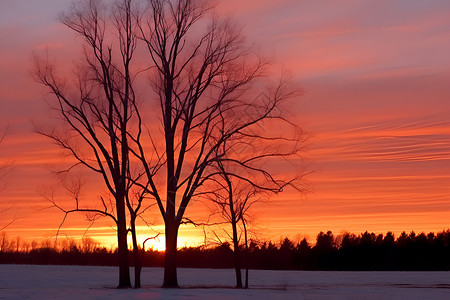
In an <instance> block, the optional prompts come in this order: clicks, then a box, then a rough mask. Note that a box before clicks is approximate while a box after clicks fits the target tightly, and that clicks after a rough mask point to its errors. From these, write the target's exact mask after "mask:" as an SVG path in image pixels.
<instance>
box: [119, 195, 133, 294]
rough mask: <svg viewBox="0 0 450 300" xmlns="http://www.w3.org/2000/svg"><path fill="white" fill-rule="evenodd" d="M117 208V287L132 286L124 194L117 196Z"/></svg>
mask: <svg viewBox="0 0 450 300" xmlns="http://www.w3.org/2000/svg"><path fill="white" fill-rule="evenodd" d="M116 200H117V201H116V203H117V206H116V209H117V251H118V254H119V285H118V286H117V288H120V289H124V288H131V280H130V268H129V263H128V245H127V224H126V219H125V201H124V197H123V195H118V197H117V198H116Z"/></svg>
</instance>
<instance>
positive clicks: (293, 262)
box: [0, 230, 450, 271]
mask: <svg viewBox="0 0 450 300" xmlns="http://www.w3.org/2000/svg"><path fill="white" fill-rule="evenodd" d="M0 242H1V241H0ZM243 255H244V261H243V263H244V266H243V267H244V268H245V267H246V265H245V264H248V266H249V268H250V269H272V270H355V271H356V270H358V271H360V270H361V271H362V270H373V271H375V270H389V271H391V270H392V271H400V270H450V230H446V231H442V232H439V233H437V234H434V233H429V234H424V233H421V234H415V233H414V232H411V233H410V234H407V233H405V232H403V233H402V234H401V235H400V236H398V237H397V238H395V237H394V235H393V234H392V233H390V232H388V233H387V234H386V235H383V234H374V233H368V232H365V233H362V234H360V235H355V234H344V235H339V236H337V237H335V236H334V235H333V233H332V232H331V231H328V232H326V233H324V232H321V233H319V234H318V235H317V239H316V243H315V245H314V246H312V245H310V244H309V243H308V242H307V240H306V239H303V240H302V241H300V242H298V243H295V242H293V241H291V240H289V239H288V238H285V239H284V240H282V241H281V242H280V243H277V244H274V243H272V242H265V243H256V242H251V243H250V245H249V249H248V252H247V253H246V252H245V251H244V249H243ZM0 263H3V264H6V263H7V264H11V263H12V264H64V265H66V264H67V265H111V266H113V265H116V264H117V252H116V250H108V249H106V248H104V247H99V246H98V243H96V242H95V241H94V240H92V239H84V240H83V241H82V242H81V243H79V244H77V243H75V242H71V243H66V245H63V246H58V247H51V246H50V245H49V244H48V243H47V244H44V245H40V246H37V245H34V247H30V248H24V247H19V243H18V242H17V243H15V242H14V241H9V242H8V241H6V242H5V239H4V240H3V242H2V243H0ZM130 263H131V265H132V264H133V261H132V255H131V253H130ZM163 263H164V252H159V251H154V250H146V251H145V254H144V262H143V264H144V266H146V267H162V266H163ZM178 266H179V267H192V268H232V267H233V266H234V265H233V253H232V250H231V248H230V245H229V244H222V245H220V246H217V247H211V248H205V247H186V248H182V249H180V250H179V252H178Z"/></svg>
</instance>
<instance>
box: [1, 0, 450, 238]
mask: <svg viewBox="0 0 450 300" xmlns="http://www.w3.org/2000/svg"><path fill="white" fill-rule="evenodd" d="M69 6H70V1H66V0H65V1H61V0H40V1H25V0H3V1H1V2H0V37H1V39H0V127H7V126H9V131H8V135H7V136H6V138H5V140H4V141H3V143H2V144H1V145H0V159H1V160H2V161H10V162H11V163H12V166H11V167H10V172H9V174H8V176H7V184H6V188H5V190H4V191H3V192H2V193H1V194H0V208H6V207H9V206H10V205H11V204H14V207H13V208H12V209H10V210H9V211H8V212H5V213H3V214H2V216H1V217H0V222H5V221H3V219H4V218H5V219H10V218H13V217H15V218H16V219H17V220H16V221H15V222H14V223H13V224H12V225H11V226H10V227H9V228H8V231H9V234H10V235H12V236H15V235H19V234H20V235H23V236H24V237H29V238H36V239H38V238H42V237H49V236H52V235H54V234H55V230H56V228H57V227H58V225H59V222H60V220H61V217H62V216H61V215H60V214H59V212H58V211H55V210H51V209H50V210H42V208H44V207H46V206H48V203H46V202H45V201H44V200H43V199H42V196H41V195H40V194H42V192H41V191H42V189H43V188H44V187H43V186H45V185H49V184H50V185H51V184H52V183H51V182H52V180H53V179H52V175H51V174H50V172H49V170H50V169H51V167H52V166H53V165H54V164H56V163H57V162H59V161H61V160H63V159H64V158H63V157H62V156H61V155H60V152H59V150H58V148H57V147H56V146H54V145H53V144H52V143H51V142H50V141H49V140H46V139H45V138H43V137H41V136H38V135H36V134H35V133H33V132H32V131H33V125H32V124H33V122H37V121H42V118H46V117H47V116H49V107H48V105H47V103H46V102H45V101H44V100H43V99H44V98H46V94H45V90H44V89H42V88H41V87H39V86H38V85H37V84H36V83H34V82H33V80H32V79H31V76H30V75H29V73H30V70H31V68H32V63H31V57H32V53H33V51H42V50H43V49H48V51H49V55H50V56H52V55H53V56H52V57H54V58H55V59H56V60H57V61H58V62H61V63H62V64H65V65H69V64H70V63H71V62H72V61H73V60H74V59H75V57H74V56H76V55H78V52H76V51H75V50H74V49H76V48H74V45H76V43H77V42H79V40H78V41H77V39H74V35H73V34H72V33H71V32H70V31H69V30H67V29H66V28H65V27H64V26H63V25H61V24H59V23H58V21H57V16H58V13H60V12H61V11H64V10H65V9H67V8H68V7H69ZM217 9H218V10H219V11H221V12H225V13H229V14H231V15H233V16H234V17H235V18H236V20H237V22H238V23H239V24H240V25H242V26H243V28H244V32H245V35H246V36H247V37H248V39H249V40H250V41H252V42H254V44H255V46H256V47H258V48H259V50H260V52H261V53H264V54H265V55H267V56H268V57H271V58H273V61H274V64H275V65H276V66H278V67H279V69H286V70H289V71H290V72H291V74H292V76H293V78H294V81H295V82H296V83H297V84H298V85H299V87H301V89H302V90H303V96H302V97H301V98H299V99H298V101H296V102H294V103H292V107H289V112H287V113H289V114H291V115H292V116H294V117H295V118H296V119H297V120H299V122H300V124H301V126H302V127H303V128H304V129H305V130H306V131H308V132H309V133H310V134H311V135H312V138H311V139H310V141H309V145H308V150H307V151H306V152H305V153H304V157H305V159H306V162H307V163H308V168H309V169H310V170H314V171H315V172H314V173H313V174H312V175H310V176H309V178H308V181H307V183H308V187H309V189H310V190H311V192H310V193H308V194H307V195H306V197H305V198H304V199H300V196H299V195H297V194H296V193H294V192H292V191H287V192H286V193H283V194H281V195H280V196H277V197H276V198H273V202H271V203H270V211H268V210H267V207H264V205H263V206H261V207H259V208H258V209H259V210H258V212H257V213H255V222H256V223H255V226H257V227H258V228H260V230H261V232H262V231H264V232H265V233H264V234H265V235H266V236H265V237H266V238H271V239H275V240H276V239H278V238H279V237H280V236H284V235H289V236H291V237H293V236H295V235H296V234H300V235H306V236H309V237H310V238H312V239H313V238H314V236H315V234H317V233H318V232H319V231H326V230H333V232H334V233H335V234H339V233H340V232H343V231H345V230H347V231H352V232H356V233H358V232H362V231H365V230H369V231H375V232H384V233H385V232H387V231H389V230H391V231H394V232H396V233H398V232H399V231H403V230H405V231H410V230H415V231H419V232H420V231H426V232H428V231H438V230H442V229H446V228H449V227H450V225H449V222H448V220H449V216H450V2H449V1H446V0H442V1H438V0H427V1H425V0H421V1H419V0H389V1H387V0H386V1H384V0H383V1H359V0H353V1H351V0H348V1H346V0H318V1H287V0H286V1H274V0H264V1H256V0H251V1H237V0H231V1H226V2H225V1H224V2H223V3H220V4H219V5H218V7H217ZM82 220H83V218H82V217H80V218H78V219H76V220H75V219H74V220H73V221H72V223H70V224H71V226H72V227H70V226H69V229H70V230H72V231H70V230H69V229H68V230H66V232H65V233H66V234H68V235H70V234H71V233H75V234H79V233H80V232H81V233H83V232H84V231H82V230H81V228H84V227H85V226H86V222H84V223H83V222H82ZM155 222H156V223H158V222H160V221H157V220H156V219H155ZM159 224H160V223H159ZM1 226H2V223H0V227H1ZM99 226H100V225H99ZM105 226H107V225H105ZM90 234H91V235H92V236H94V237H95V236H98V237H99V238H101V236H102V234H103V233H102V228H97V229H96V228H95V225H94V229H93V230H92V232H91V233H90ZM187 234H189V233H187ZM191 234H194V233H191ZM112 235H114V233H112ZM181 245H183V242H181Z"/></svg>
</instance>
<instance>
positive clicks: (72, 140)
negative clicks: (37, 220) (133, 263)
mask: <svg viewBox="0 0 450 300" xmlns="http://www.w3.org/2000/svg"><path fill="white" fill-rule="evenodd" d="M131 10H132V1H131V0H123V1H118V2H116V3H115V4H114V5H112V7H111V10H109V9H108V8H107V7H105V6H103V4H102V2H101V1H96V0H86V1H83V2H81V3H80V2H74V3H73V7H72V10H71V11H70V12H69V13H66V14H63V15H61V21H62V23H63V24H64V25H66V26H67V27H68V28H69V29H71V30H72V31H74V32H75V33H77V34H78V35H79V36H81V37H82V41H83V47H84V48H83V52H84V58H83V61H82V62H80V63H79V64H77V65H76V74H75V77H73V78H70V79H69V81H68V83H69V84H67V82H66V81H65V80H62V79H60V78H59V77H58V75H57V72H56V67H55V66H54V65H53V64H51V63H50V62H49V60H48V58H47V59H43V58H41V57H38V56H35V59H34V76H35V79H36V80H37V81H38V82H40V83H41V84H43V85H45V86H46V87H48V89H49V91H50V92H51V94H53V96H54V98H56V105H55V106H54V108H55V110H56V111H57V112H58V113H59V116H60V117H62V120H63V121H64V123H65V125H66V127H65V128H64V130H58V128H52V129H50V130H45V129H38V132H39V133H40V134H42V135H45V136H47V137H49V138H51V139H52V140H53V141H54V142H55V143H56V144H57V145H59V146H60V147H61V148H62V149H64V150H65V151H66V152H67V153H68V154H69V155H71V156H72V157H73V158H74V159H75V160H76V163H75V164H74V165H71V166H70V167H69V168H67V169H66V170H64V171H61V173H63V174H66V173H68V172H70V171H71V170H73V169H75V168H76V167H84V168H86V169H87V170H89V171H91V172H93V173H95V174H98V175H100V178H102V180H103V182H104V184H105V185H106V188H107V190H108V191H109V193H110V195H112V197H113V199H114V200H113V201H112V202H111V203H110V202H108V201H107V200H105V199H103V198H102V197H100V202H99V203H98V208H94V209H93V208H91V207H92V205H87V206H85V207H82V206H81V203H80V201H79V199H78V198H77V197H74V198H75V200H76V208H74V209H70V210H67V209H63V208H61V207H60V209H61V210H63V211H64V212H65V213H66V216H67V214H68V213H72V212H88V213H95V214H98V215H103V216H108V217H110V218H111V219H112V220H114V222H115V224H116V228H117V242H118V257H119V285H118V287H120V288H127V287H130V286H131V283H130V274H129V266H128V247H127V220H126V213H127V207H128V210H129V213H130V214H131V223H132V235H133V242H134V241H135V238H134V237H135V228H134V222H135V217H136V213H137V211H138V210H139V208H140V207H141V202H142V200H143V198H144V194H143V193H141V194H140V196H139V197H137V199H138V201H137V203H135V204H134V205H133V203H132V199H130V197H131V196H130V192H131V190H132V189H133V187H134V184H133V174H132V171H131V169H130V160H129V139H130V138H129V135H130V134H132V133H133V132H136V131H138V130H139V128H137V126H136V124H138V123H137V122H135V123H134V121H133V120H134V119H135V118H136V114H137V113H136V109H137V106H136V95H135V91H134V87H133V80H134V76H135V73H136V71H134V70H133V65H132V60H133V56H134V53H135V50H136V46H137V25H136V22H135V20H134V19H133V18H132V16H133V14H132V12H131ZM109 12H110V14H108V13H109ZM73 192H74V193H75V194H76V193H77V191H76V189H75V190H73ZM90 202H91V203H92V202H93V201H92V200H91V201H90ZM55 204H56V203H55Z"/></svg>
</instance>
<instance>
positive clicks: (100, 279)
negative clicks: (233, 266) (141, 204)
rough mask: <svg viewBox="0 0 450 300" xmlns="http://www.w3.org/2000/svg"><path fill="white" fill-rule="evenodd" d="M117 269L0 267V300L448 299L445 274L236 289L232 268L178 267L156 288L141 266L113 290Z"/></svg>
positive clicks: (151, 272)
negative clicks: (131, 285) (130, 284)
mask: <svg viewBox="0 0 450 300" xmlns="http://www.w3.org/2000/svg"><path fill="white" fill-rule="evenodd" d="M117 271H118V270H117V268H114V267H82V266H31V265H0V299H64V300H69V299H127V300H129V299H214V300H218V299H247V298H250V299H450V272H303V271H253V270H250V277H249V278H250V289H249V290H236V289H233V288H232V287H233V286H234V277H233V276H234V273H233V270H211V269H179V283H180V285H181V286H182V287H183V288H182V289H176V290H167V289H161V288H160V287H159V286H160V285H161V283H162V276H163V271H162V269H160V268H144V269H143V274H142V283H143V288H142V289H139V290H132V289H129V290H117V289H115V288H114V287H115V284H116V283H117Z"/></svg>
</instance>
